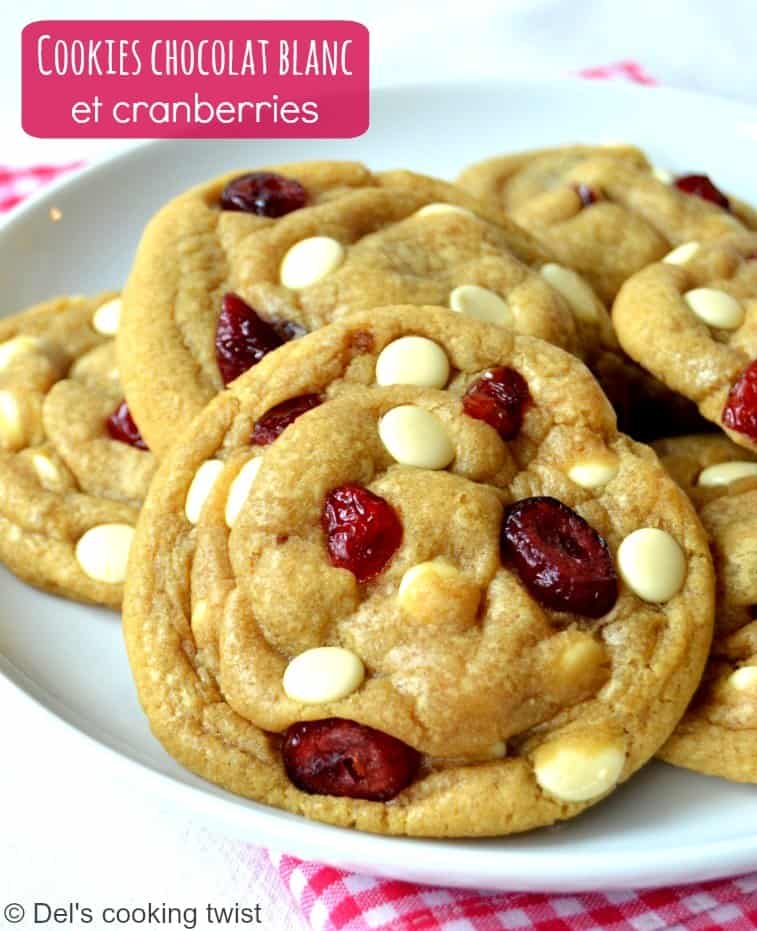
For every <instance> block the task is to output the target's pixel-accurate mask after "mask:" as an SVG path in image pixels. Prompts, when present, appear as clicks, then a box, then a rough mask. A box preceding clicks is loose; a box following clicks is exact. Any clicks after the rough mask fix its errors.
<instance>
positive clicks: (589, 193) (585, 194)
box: [573, 184, 602, 207]
mask: <svg viewBox="0 0 757 931" xmlns="http://www.w3.org/2000/svg"><path fill="white" fill-rule="evenodd" d="M573 190H574V191H575V192H576V194H578V197H579V200H580V201H581V206H582V207H591V205H592V204H596V202H597V201H598V200H601V199H602V197H601V195H600V193H599V191H597V190H596V189H595V188H593V187H589V185H588V184H574V185H573Z"/></svg>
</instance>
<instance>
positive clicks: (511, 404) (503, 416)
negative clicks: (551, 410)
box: [463, 366, 531, 440]
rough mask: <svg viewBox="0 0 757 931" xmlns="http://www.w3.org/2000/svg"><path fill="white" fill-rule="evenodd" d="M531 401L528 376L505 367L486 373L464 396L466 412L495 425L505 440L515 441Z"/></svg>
mask: <svg viewBox="0 0 757 931" xmlns="http://www.w3.org/2000/svg"><path fill="white" fill-rule="evenodd" d="M530 403H531V393H530V392H529V390H528V383H527V382H526V379H525V378H524V377H523V376H522V375H521V374H520V373H519V372H516V371H515V369H511V368H507V367H506V366H500V367H499V368H495V369H491V371H489V372H486V373H485V374H484V375H482V376H481V378H479V379H478V381H474V382H473V384H472V385H471V386H470V387H469V388H468V390H467V391H466V392H465V395H464V396H463V410H464V411H465V413H466V414H467V415H468V416H469V417H475V418H476V420H483V421H484V422H485V423H488V424H489V426H490V427H494V429H495V430H496V431H497V432H498V433H499V435H500V436H501V437H502V439H503V440H512V439H514V438H515V437H516V436H517V435H518V433H519V432H520V428H521V427H522V425H523V416H524V414H525V412H526V408H527V407H528V405H529V404H530Z"/></svg>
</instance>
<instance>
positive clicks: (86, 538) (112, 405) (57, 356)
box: [0, 294, 155, 607]
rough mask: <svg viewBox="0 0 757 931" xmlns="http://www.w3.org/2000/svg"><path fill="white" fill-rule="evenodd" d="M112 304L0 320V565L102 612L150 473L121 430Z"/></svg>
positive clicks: (117, 597)
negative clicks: (98, 605)
mask: <svg viewBox="0 0 757 931" xmlns="http://www.w3.org/2000/svg"><path fill="white" fill-rule="evenodd" d="M118 305H119V300H118V298H117V297H116V295H113V294H105V295H100V296H99V297H96V298H84V297H70V298H68V297H61V298H56V299H53V300H50V301H46V302H44V303H42V304H38V305H36V306H35V307H33V308H31V309H29V310H27V311H25V312H22V313H19V314H16V315H14V316H11V317H7V318H5V319H4V320H2V321H1V322H0V531H1V532H0V557H2V560H3V562H4V563H5V564H6V565H7V566H8V567H9V568H10V569H11V570H12V571H13V572H14V573H15V574H16V575H18V576H19V577H20V578H22V579H24V580H25V581H27V582H30V583H31V584H32V585H36V586H37V587H39V588H42V589H45V590H46V591H50V592H54V593H56V594H61V595H65V596H67V597H69V598H73V599H76V600H81V601H89V602H94V603H96V604H104V605H108V606H110V607H118V606H119V605H120V603H121V597H122V590H123V579H124V576H125V572H126V557H127V555H128V548H129V543H130V540H131V537H132V535H133V529H134V525H135V523H136V519H137V514H138V512H139V507H140V505H141V502H142V500H143V499H144V496H145V495H146V493H147V488H148V485H149V482H150V479H151V477H152V473H153V471H154V467H155V462H154V458H153V456H152V454H151V453H150V452H148V451H147V450H146V449H144V448H140V447H139V446H138V445H135V440H136V437H138V434H137V433H136V431H134V432H133V433H130V434H128V436H127V434H126V433H124V430H127V431H128V428H129V427H133V424H132V423H130V421H129V419H128V411H127V410H126V409H125V405H124V404H123V393H122V391H121V388H120V385H119V380H118V371H117V368H116V352H115V344H114V340H113V333H114V332H115V328H116V327H117V321H118ZM116 415H118V416H116ZM116 437H118V438H116Z"/></svg>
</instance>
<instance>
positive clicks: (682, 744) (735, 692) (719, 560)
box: [655, 436, 757, 782]
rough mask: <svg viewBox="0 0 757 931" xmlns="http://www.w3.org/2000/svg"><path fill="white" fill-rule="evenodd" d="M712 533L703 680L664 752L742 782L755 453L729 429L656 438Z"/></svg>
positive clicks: (752, 771) (756, 550)
mask: <svg viewBox="0 0 757 931" xmlns="http://www.w3.org/2000/svg"><path fill="white" fill-rule="evenodd" d="M655 448H656V449H657V451H658V453H659V455H660V458H661V459H662V462H663V464H664V465H665V466H666V468H667V469H668V470H669V471H670V473H671V475H672V476H673V477H674V478H675V479H676V480H677V481H678V482H679V484H680V485H681V486H682V487H683V488H684V489H685V490H686V491H687V492H688V493H689V495H690V496H691V498H692V499H693V500H694V502H695V503H696V505H697V509H698V511H699V515H700V517H701V519H702V523H703V524H704V527H705V529H706V530H707V532H708V533H709V535H710V539H711V546H712V554H713V558H714V560H715V573H716V579H717V586H716V590H717V600H716V608H715V638H714V640H713V644H712V652H711V654H710V659H709V662H708V664H707V669H706V670H705V675H704V680H703V682H702V685H701V687H700V688H699V690H698V692H697V694H696V696H695V698H694V701H693V702H692V704H691V707H690V708H689V710H688V712H687V713H686V715H685V717H684V719H683V721H681V723H680V724H679V726H678V728H677V729H676V731H675V732H674V734H673V736H672V737H671V738H670V740H669V741H668V742H667V743H666V744H665V746H664V747H663V749H662V751H661V752H660V756H661V757H662V759H664V760H667V762H669V763H675V764H676V765H677V766H685V767H686V768H687V769H694V770H696V771H697V772H702V773H709V774H711V775H715V776H724V777H725V778H726V779H733V780H736V781H737V782H757V455H754V454H751V453H749V452H747V451H745V450H744V449H742V448H741V447H739V446H737V445H736V444H735V443H731V442H730V441H729V440H728V439H726V438H725V437H718V436H691V437H680V438H677V439H671V440H665V441H663V442H661V443H658V444H655Z"/></svg>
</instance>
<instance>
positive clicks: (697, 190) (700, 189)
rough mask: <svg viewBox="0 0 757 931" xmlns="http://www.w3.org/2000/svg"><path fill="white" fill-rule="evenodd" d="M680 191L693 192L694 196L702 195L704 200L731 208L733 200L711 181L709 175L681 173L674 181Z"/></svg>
mask: <svg viewBox="0 0 757 931" xmlns="http://www.w3.org/2000/svg"><path fill="white" fill-rule="evenodd" d="M673 183H674V184H675V186H676V187H677V188H678V190H679V191H683V192H684V194H693V195H694V197H701V198H702V200H708V201H709V202H710V203H711V204H717V206H718V207H722V208H723V209H724V210H730V209H731V202H730V201H729V200H728V198H727V197H726V196H725V194H724V193H723V192H722V191H719V190H718V189H717V188H716V187H715V185H714V184H713V183H712V181H710V179H709V178H708V177H707V175H681V176H680V177H679V178H676V179H675V181H674V182H673Z"/></svg>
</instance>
